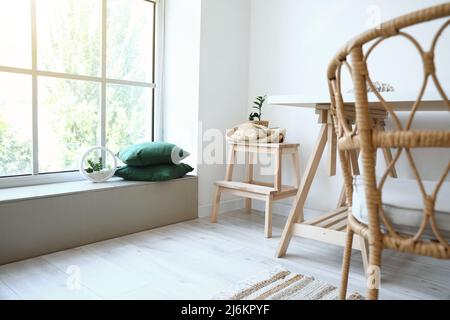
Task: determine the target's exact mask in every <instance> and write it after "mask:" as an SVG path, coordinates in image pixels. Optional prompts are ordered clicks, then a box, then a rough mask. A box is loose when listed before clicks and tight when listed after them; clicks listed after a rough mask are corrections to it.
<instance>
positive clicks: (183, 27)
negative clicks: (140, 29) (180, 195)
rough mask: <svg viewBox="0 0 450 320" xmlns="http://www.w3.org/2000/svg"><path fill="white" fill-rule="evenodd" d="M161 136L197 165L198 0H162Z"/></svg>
mask: <svg viewBox="0 0 450 320" xmlns="http://www.w3.org/2000/svg"><path fill="white" fill-rule="evenodd" d="M164 2H165V25H164V31H165V35H164V38H165V39H164V68H163V89H162V104H163V108H162V113H163V115H162V117H163V123H164V125H163V139H164V140H165V141H168V142H171V143H175V144H177V145H178V146H180V147H182V148H184V149H185V150H187V151H189V152H191V156H190V157H189V158H187V159H186V162H187V163H189V164H190V165H191V166H193V167H195V168H196V167H197V165H196V164H197V154H196V152H195V150H197V122H198V99H199V68H200V24H201V0H190V1H186V0H165V1H164Z"/></svg>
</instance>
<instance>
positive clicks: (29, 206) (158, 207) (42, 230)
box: [0, 176, 198, 265]
mask: <svg viewBox="0 0 450 320" xmlns="http://www.w3.org/2000/svg"><path fill="white" fill-rule="evenodd" d="M197 198H198V197H197V177H195V176H186V177H184V178H181V179H176V180H171V181H165V182H137V181H124V180H122V179H119V178H114V179H111V180H110V181H108V182H106V183H99V184H94V183H91V182H88V181H73V182H65V183H54V184H46V185H38V186H29V187H18V188H7V189H0V265H1V264H5V263H9V262H13V261H17V260H22V259H26V258H30V257H35V256H38V255H42V254H46V253H50V252H55V251H60V250H65V249H69V248H73V247H77V246H81V245H84V244H88V243H93V242H97V241H101V240H106V239H110V238H115V237H119V236H122V235H126V234H130V233H135V232H139V231H144V230H148V229H152V228H156V227H160V226H164V225H168V224H172V223H177V222H181V221H185V220H189V219H195V218H197V216H198V213H197V211H198V201H197Z"/></svg>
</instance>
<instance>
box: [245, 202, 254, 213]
mask: <svg viewBox="0 0 450 320" xmlns="http://www.w3.org/2000/svg"><path fill="white" fill-rule="evenodd" d="M245 212H247V213H252V199H251V198H245Z"/></svg>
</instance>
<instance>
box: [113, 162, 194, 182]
mask: <svg viewBox="0 0 450 320" xmlns="http://www.w3.org/2000/svg"><path fill="white" fill-rule="evenodd" d="M192 170H194V168H192V167H191V166H190V165H187V164H184V163H180V164H160V165H155V166H150V167H130V166H125V167H122V168H119V169H117V170H116V173H115V175H116V176H118V177H121V178H124V179H125V180H135V181H166V180H171V179H177V178H181V177H183V176H185V175H186V174H187V173H188V172H191V171H192Z"/></svg>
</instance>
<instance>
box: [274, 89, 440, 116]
mask: <svg viewBox="0 0 450 320" xmlns="http://www.w3.org/2000/svg"><path fill="white" fill-rule="evenodd" d="M382 96H383V97H384V99H385V100H386V101H387V102H389V104H390V105H391V106H392V107H393V108H394V110H396V111H410V110H411V107H412V105H413V103H414V100H412V99H411V98H406V95H400V94H398V93H396V92H383V93H382ZM408 96H409V97H412V96H413V95H408ZM344 101H345V103H354V102H355V97H354V95H353V94H349V95H344ZM267 103H268V104H270V105H276V106H290V107H299V108H315V107H316V105H318V104H329V103H330V97H329V96H326V95H322V96H307V95H301V94H298V95H282V96H269V97H268V98H267ZM371 104H373V105H379V100H378V98H377V97H376V96H375V94H373V93H369V105H371ZM419 111H448V108H447V106H446V105H445V102H444V101H443V100H442V99H441V98H440V97H439V95H437V94H426V95H424V97H423V99H422V102H421V105H420V107H419Z"/></svg>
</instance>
